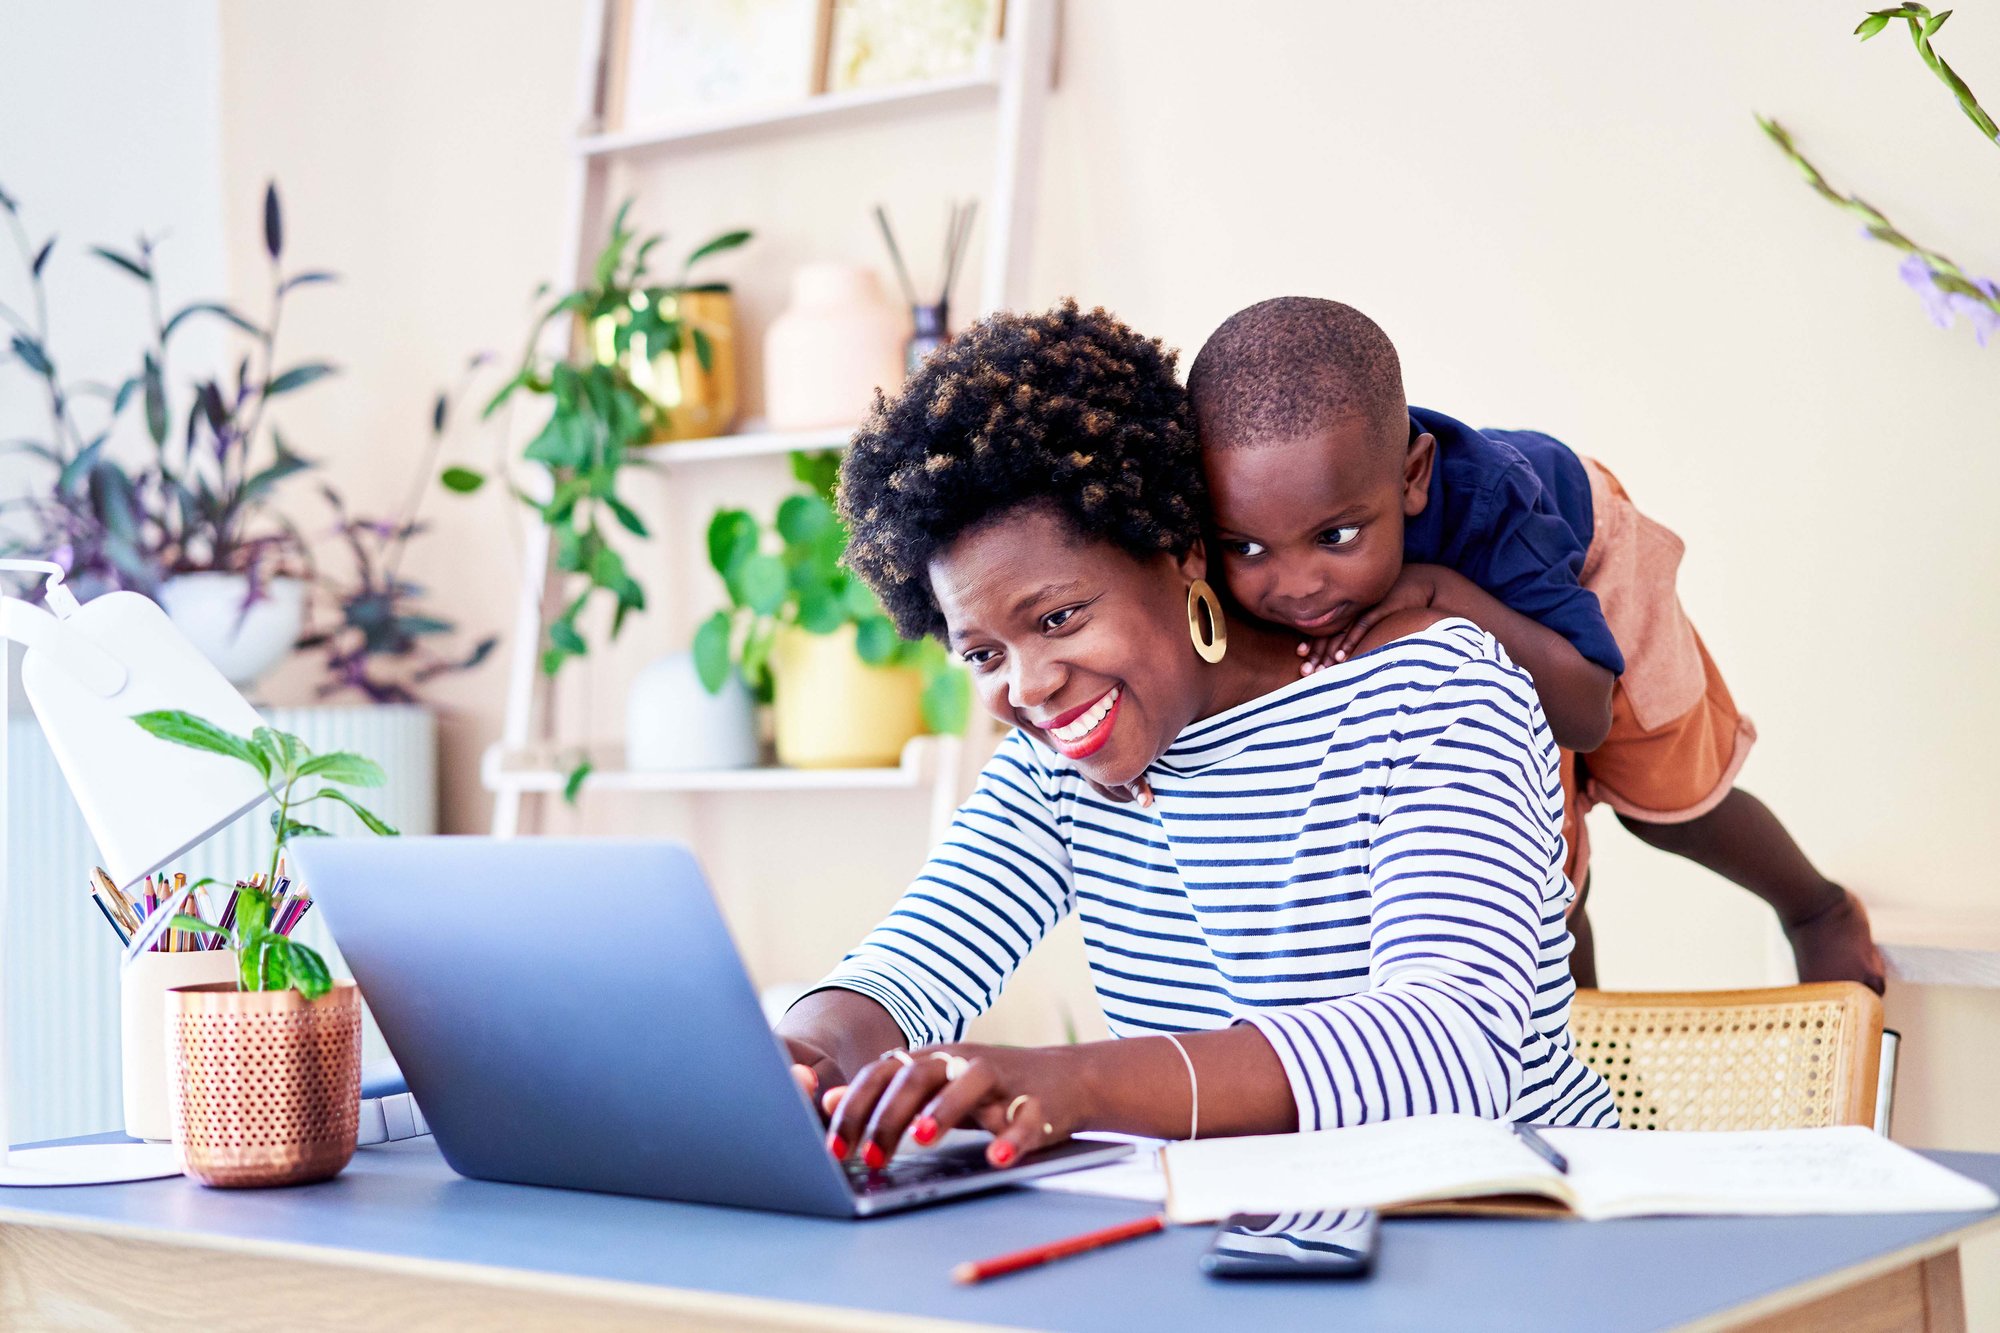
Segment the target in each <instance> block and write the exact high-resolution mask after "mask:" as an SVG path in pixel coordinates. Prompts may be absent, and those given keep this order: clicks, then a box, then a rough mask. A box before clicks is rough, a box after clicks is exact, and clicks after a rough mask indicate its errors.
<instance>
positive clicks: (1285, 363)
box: [1188, 296, 1409, 449]
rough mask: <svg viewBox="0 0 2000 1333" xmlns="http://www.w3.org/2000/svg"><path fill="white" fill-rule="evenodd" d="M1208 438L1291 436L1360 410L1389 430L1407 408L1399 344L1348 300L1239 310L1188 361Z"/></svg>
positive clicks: (1255, 440)
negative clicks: (1397, 349)
mask: <svg viewBox="0 0 2000 1333" xmlns="http://www.w3.org/2000/svg"><path fill="white" fill-rule="evenodd" d="M1188 393H1189V395H1190V396H1191V397H1192V398H1193V400H1194V412H1195V420H1196V421H1197V422H1198V423H1199V424H1200V427H1201V442H1202V445H1203V446H1204V447H1209V448H1213V447H1217V446H1219V447H1222V448H1225V449H1227V448H1236V447H1239V446H1243V445H1256V444H1262V443H1264V442H1266V441H1269V440H1291V439H1297V438H1299V437H1300V436H1302V435H1307V434H1310V433H1312V432H1314V431H1317V430H1323V429H1325V428H1326V427H1328V426H1331V425H1333V424H1335V423H1336V422H1339V421H1342V420H1347V419H1351V418H1354V417H1360V418H1362V419H1363V420H1366V421H1368V422H1370V423H1371V424H1375V425H1379V426H1381V427H1382V428H1383V429H1384V430H1385V431H1387V430H1389V429H1390V428H1392V427H1394V428H1395V429H1396V430H1397V431H1398V432H1399V435H1400V431H1401V425H1400V423H1402V422H1403V421H1404V420H1406V419H1407V417H1408V416H1409V404H1408V402H1407V401H1406V400H1405V399H1404V397H1403V367H1402V363H1401V361H1400V360H1398V358H1397V356H1396V346H1395V344H1394V343H1392V342H1390V341H1389V335H1388V334H1386V333H1384V332H1382V329H1381V326H1380V325H1378V324H1376V323H1375V321H1374V320H1372V319H1370V318H1368V316H1366V315H1364V314H1362V313H1361V312H1360V311H1359V310H1356V309H1355V308H1354V307H1353V306H1350V305H1342V304H1341V303H1340V302H1338V301H1323V300H1320V299H1318V298H1316V297H1311V296H1280V297H1277V298H1276V299H1274V300H1270V301H1259V302H1258V303H1257V304H1256V305H1253V306H1250V307H1248V308H1247V309H1244V310H1239V311H1237V312H1236V313H1235V314H1233V315H1231V316H1230V317H1229V318H1228V319H1226V320H1224V321H1223V322H1222V327H1220V328H1218V329H1217V330H1216V331H1215V332H1214V333H1212V334H1210V335H1209V339H1208V342H1207V343H1206V344H1204V345H1203V347H1202V349H1201V352H1200V354H1199V355H1197V356H1196V357H1195V359H1194V365H1193V367H1192V368H1191V369H1190V370H1189V371H1188Z"/></svg>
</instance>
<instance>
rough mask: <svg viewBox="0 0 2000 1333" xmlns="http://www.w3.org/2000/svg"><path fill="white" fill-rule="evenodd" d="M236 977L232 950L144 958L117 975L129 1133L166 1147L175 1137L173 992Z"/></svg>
mask: <svg viewBox="0 0 2000 1333" xmlns="http://www.w3.org/2000/svg"><path fill="white" fill-rule="evenodd" d="M235 977H236V951H235V950H234V949H203V950H200V951H197V952H193V953H142V954H140V955H139V956H138V957H137V958H134V959H133V960H132V961H131V962H129V963H127V964H125V966H124V967H122V968H120V969H119V972H118V1037H119V1054H120V1057H121V1059H120V1072H121V1073H122V1074H123V1076H124V1088H125V1132H126V1133H127V1134H129V1135H131V1136H132V1137H133V1138H135V1139H151V1140H153V1141H154V1142H156V1143H165V1142H166V1141H167V1140H169V1139H171V1138H173V1136H174V1102H173V1095H172V1090H173V1076H172V1073H171V1070H172V1068H173V1058H172V1056H171V1054H170V1049H171V1047H172V1043H173V1032H172V1030H171V1028H170V1026H169V1024H168V1021H167V1016H168V1014H169V1013H171V1012H172V1010H173V1005H172V1004H171V1003H170V1002H169V999H168V995H169V992H171V991H172V990H173V988H174V987H176V986H198V985H201V984H203V983H205V982H211V981H232V980H234V979H235Z"/></svg>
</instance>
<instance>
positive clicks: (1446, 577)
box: [1309, 565, 1618, 753]
mask: <svg viewBox="0 0 2000 1333" xmlns="http://www.w3.org/2000/svg"><path fill="white" fill-rule="evenodd" d="M1413 606H1428V607H1432V608H1435V609H1436V610H1438V611H1440V612H1443V613H1444V614H1446V615H1453V616H1463V617H1465V618H1466V619H1467V620H1470V621H1471V622H1472V623H1473V624H1475V625H1477V626H1479V627H1480V628H1481V629H1483V630H1485V631H1486V632H1487V633H1488V634H1491V635H1492V636H1493V637H1494V638H1496V639H1498V640H1500V644H1501V646H1502V647H1504V648H1505V649H1506V650H1507V655H1508V656H1509V657H1511V658H1513V659H1514V661H1515V662H1516V663H1518V664H1519V665H1520V667H1521V669H1522V670H1524V671H1526V672H1527V673H1528V674H1529V675H1530V676H1532V677H1533V678H1534V681H1535V692H1536V693H1537V694H1539V695H1540V696H1541V699H1542V712H1543V713H1544V714H1546V715H1547V717H1548V719H1549V730H1550V731H1551V732H1553V733H1554V734H1555V738H1556V744H1557V745H1560V746H1562V747H1563V748H1564V749H1566V750H1576V751H1579V752H1583V753H1588V752H1589V751H1591V750H1595V749H1596V748H1597V747H1598V746H1599V745H1602V744H1603V743H1604V736H1605V733H1606V732H1608V731H1610V730H1611V686H1612V684H1613V683H1614V682H1615V681H1616V680H1617V679H1618V678H1617V677H1616V676H1614V675H1612V674H1611V672H1610V671H1608V670H1607V669H1605V668H1604V667H1601V666H1599V665H1598V664H1597V663H1595V662H1593V661H1591V660H1590V659H1588V658H1586V657H1585V656H1584V655H1583V654H1582V653H1579V652H1578V651H1577V650H1576V645H1574V644H1572V643H1571V642H1570V641H1569V640H1568V639H1566V638H1564V637H1563V636H1562V635H1560V634H1558V633H1556V632H1555V631H1554V630H1552V629H1550V628H1549V627H1548V626H1546V625H1544V624H1542V623H1541V622H1540V621H1538V620H1535V619H1534V618H1532V617H1530V616H1524V615H1522V614H1521V613H1520V612H1519V611H1516V610H1514V609H1513V608H1512V607H1510V606H1508V605H1507V604H1506V603H1505V602H1503V601H1501V600H1500V599H1499V598H1497V597H1495V596H1493V594H1491V593H1489V592H1487V591H1486V590H1485V589H1484V588H1482V587H1480V586H1479V585H1478V584H1476V583H1474V582H1473V581H1472V580H1471V579H1469V578H1467V577H1465V575H1463V574H1460V573H1459V572H1458V571H1457V570H1455V569H1450V568H1447V567H1446V566H1444V565H1405V566H1403V572H1402V574H1401V575H1400V576H1398V578H1397V579H1396V582H1395V585H1394V586H1393V587H1391V588H1390V589H1389V592H1388V595H1387V596H1385V597H1384V598H1383V599H1382V601H1381V602H1380V603H1379V604H1378V605H1376V606H1375V607H1373V608H1371V609H1370V610H1368V611H1367V612H1365V613H1363V614H1362V615H1361V616H1359V617H1357V618H1356V619H1355V621H1354V623H1353V624H1352V625H1349V626H1348V627H1347V632H1346V633H1345V634H1343V635H1341V636H1340V637H1339V638H1338V639H1336V640H1322V641H1321V643H1320V644H1319V645H1318V647H1319V648H1320V650H1321V652H1325V650H1326V649H1327V648H1329V647H1330V648H1331V649H1332V652H1331V657H1332V660H1333V661H1336V662H1344V661H1346V660H1347V656H1348V654H1349V653H1351V652H1353V651H1354V648H1355V646H1356V645H1357V644H1359V643H1360V642H1361V640H1362V639H1363V638H1364V637H1365V636H1366V635H1367V634H1368V631H1369V630H1371V629H1373V628H1374V627H1375V626H1376V624H1377V623H1379V622H1380V621H1382V620H1384V619H1386V618H1387V617H1389V616H1391V615H1393V614H1395V613H1396V612H1397V611H1401V610H1404V609H1405V608H1408V607H1413ZM1312 655H1313V654H1309V665H1310V656H1312Z"/></svg>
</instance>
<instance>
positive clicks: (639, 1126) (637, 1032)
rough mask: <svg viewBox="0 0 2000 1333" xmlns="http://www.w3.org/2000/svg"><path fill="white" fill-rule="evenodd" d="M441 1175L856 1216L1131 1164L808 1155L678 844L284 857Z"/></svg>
mask: <svg viewBox="0 0 2000 1333" xmlns="http://www.w3.org/2000/svg"><path fill="white" fill-rule="evenodd" d="M287 854H288V855H289V856H290V858H291V860H292V862H293V864H294V866H295V872H294V873H295V874H296V875H297V876H298V877H299V879H300V881H301V882H302V883H304V884H306V885H308V886H309V887H310V888H311V891H312V895H313V897H314V899H316V900H317V901H318V902H319V904H320V911H321V912H322V913H323V914H324V916H325V919H326V922H327V926H328V928H329V929H330V930H331V931H332V932H333V937H334V939H335V941H336V942H337V943H338V944H339V946H340V951H341V953H342V954H344V955H345V956H346V959H347V963H348V966H349V967H351V968H352V969H353V972H354V978H355V980H356V981H357V982H359V983H360V986H361V993H362V995H363V996H364V997H365V998H366V999H367V1002H368V1006H369V1008H370V1009H371V1010H372V1011H373V1012H374V1015H375V1021H376V1023H377V1024H378V1025H379V1026H380V1027H381V1030H382V1035H383V1037H384V1038H385V1039H386V1040H387V1042H388V1045H389V1050H390V1052H391V1054H393V1055H394V1056H395V1058H396V1063H397V1064H398V1065H400V1066H401V1067H402V1070H403V1075H404V1077H405V1078H406V1079H407V1080H408V1084H409V1089H410V1092H411V1093H412V1094H413V1095H414V1097H415V1099H416V1101H417V1103H418V1104H420V1105H421V1106H422V1107H423V1115H424V1119H425V1120H426V1121H427V1122H428V1123H429V1126H430V1129H431V1132H432V1133H433V1134H434V1135H435V1136H436V1139H437V1145H438V1150H439V1151H440V1152H442V1153H443V1154H444V1159H445V1161H446V1162H447V1163H449V1164H450V1166H451V1168H452V1170H454V1171H456V1172H458V1173H459V1174H460V1175H463V1176H471V1177H473V1178H475V1179H479V1180H499V1181H507V1182H511V1183H514V1184H522V1185H551V1186H556V1187H559V1188H563V1189H580V1190H598V1191H602V1192H605V1193H611V1194H636V1195H642V1196H645V1197H647V1198H656V1199H676V1200H680V1201H683V1202H687V1203H715V1204H728V1205H733V1206H735V1207H740V1208H760V1209H766V1210H770V1211H776V1212H786V1213H806V1214H811V1215H815V1216H820V1217H869V1216H873V1215H875V1214H877V1213H886V1212H892V1211H895V1210H898V1209H902V1208H908V1207H911V1206H913V1205H916V1204H922V1203H930V1202H933V1201H936V1200H940V1199H947V1198H954V1197H957V1196H959V1195H965V1194H973V1193H978V1192H981V1191H985V1190H991V1189H996V1188H998V1187H1000V1186H1002V1185H1011V1184H1015V1183H1018V1182H1020V1181H1024V1180H1030V1179H1033V1178H1035V1177H1037V1176H1044V1175H1051V1174H1054V1173H1056V1172H1059V1171H1070V1170H1075V1169H1077V1168H1079V1167H1084V1166H1096V1165H1099V1164H1101V1163H1103V1162H1106V1161H1110V1160H1113V1159H1115V1158H1117V1157H1119V1156H1122V1155H1123V1154H1125V1153H1126V1152H1129V1151H1130V1147H1129V1145H1125V1144H1105V1143H1086V1142H1071V1143H1066V1144H1060V1145H1057V1146H1055V1147H1053V1148H1050V1149H1048V1150H1046V1151H1043V1152H1039V1153H1035V1154H1032V1155H1030V1156H1028V1157H1025V1158H1023V1159H1021V1160H1020V1161H1018V1162H1016V1163H1015V1164H1013V1165H1011V1166H1008V1167H1005V1168H996V1167H993V1166H991V1165H989V1164H988V1163H987V1161H986V1158H985V1153H984V1148H985V1144H986V1143H987V1142H988V1137H987V1136H986V1135H984V1134H979V1133H957V1132H955V1133H954V1134H952V1135H950V1136H947V1139H946V1140H945V1141H944V1142H942V1143H941V1144H940V1145H939V1146H938V1147H937V1148H936V1149H934V1150H932V1151H928V1152H918V1153H905V1152H898V1153H897V1155H896V1157H895V1158H894V1160H892V1161H891V1162H890V1163H889V1165H888V1166H887V1167H886V1168H884V1169H882V1170H880V1171H870V1170H868V1169H866V1168H865V1167H863V1166H861V1165H860V1164H859V1163H858V1162H854V1163H849V1164H847V1165H845V1166H843V1164H841V1163H838V1162H835V1161H834V1160H833V1158H832V1157H831V1156H830V1155H829V1154H828V1153H827V1150H826V1139H825V1133H826V1131H825V1128H824V1127H823V1125H822V1124H821V1121H820V1117H819V1114H818V1112H817V1111H816V1110H815V1109H814V1108H813V1106H812V1104H811V1102H810V1101H809V1100H808V1098H807V1096H806V1094H805V1092H804V1091H803V1090H802V1089H801V1088H800V1087H799V1085H798V1083H797V1082H795V1081H794V1080H793V1078H792V1074H791V1067H790V1061H789V1059H788V1058H787V1056H786V1054H785V1051H784V1048H783V1046H782V1045H781V1044H780V1043H779V1041H778V1039H777V1038H776V1037H775V1036H774V1035H773V1034H772V1032H771V1029H770V1027H769V1025H768V1024H767V1023H766V1021H765V1018H764V1014H763V1011H762V1009H761V1007H760V1006H759V1004H758V1002H757V995H756V992H755V990H754V989H753V988H752V986H751V984H750V978H749V976H748V975H747V974H746V973H745V972H744V969H743V962H742V959H741V958H740V957H739V955H738V954H737V952H736V947H735V944H734V943H733V942H732V941H731V939H730V936H729V931H728V928H727V927H726V926H724V924H723V921H722V916H721V914H720V913H719V912H718V911H717V910H716V906H715V901H714V899H713V898H712V897H711V896H710V894H709V891H708V885H707V882H706V881H705V880H704V878H703V877H702V873H701V869H700V867H699V866H697V865H696V864H695V859H694V857H693V855H692V854H691V853H690V852H689V851H688V849H687V848H686V847H685V846H683V845H681V844H679V843H674V842H664V841H642V840H624V839H603V838H589V839H558V838H524V839H495V838H461V837H448V838H366V839H361V838H313V839H310V840H307V841H302V842H300V843H298V844H295V845H294V846H293V847H292V848H290V849H289V850H288V853H287Z"/></svg>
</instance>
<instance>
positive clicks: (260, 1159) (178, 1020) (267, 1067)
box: [133, 711, 396, 1186]
mask: <svg viewBox="0 0 2000 1333" xmlns="http://www.w3.org/2000/svg"><path fill="white" fill-rule="evenodd" d="M133 720H134V721H135V722H137V723H138V724H139V725H140V726H142V727H144V728H145V729H146V730H147V731H148V732H150V733H152V734H153V735H154V736H157V737H159V738H160V739H162V740H166V741H172V742H174V743H175V744H177V745H185V746H188V747H190V748H192V749H197V750H206V751H208V752H210V753H212V754H220V755H227V756H229V757H231V758H234V759H237V760H240V761H242V762H243V763H245V764H248V765H250V766H251V767H252V768H254V769H256V770H257V773H258V775H259V776H260V777H262V778H263V780H264V781H265V783H266V784H267V786H268V788H269V790H270V792H271V795H272V797H273V798H274V799H275V800H276V801H277V803H278V808H277V809H276V810H274V811H273V812H272V814H271V830H272V833H273V835H274V838H273V844H272V849H271V860H270V864H269V865H268V866H267V867H266V869H265V872H264V874H263V875H262V876H260V877H258V878H255V879H252V880H249V881H247V882H246V883H245V885H244V886H243V887H242V888H240V889H239V892H238V895H237V899H236V914H235V919H234V920H233V921H232V922H230V923H228V924H226V925H225V924H221V923H215V922H208V921H203V920H201V919H200V918H199V917H195V916H191V915H187V914H181V915H177V916H176V917H175V918H174V920H173V926H174V928H175V929H178V930H189V931H202V932H207V933H210V934H217V935H221V936H224V937H225V938H226V941H227V944H228V946H229V947H230V948H232V949H234V950H235V952H236V959H237V969H236V979H235V980H234V981H227V982H219V983H212V984H208V985H198V986H182V987H178V988H176V989H175V990H174V992H173V995H174V1000H175V1006H176V1007H175V1012H174V1015H173V1019H172V1021H173V1023H174V1042H173V1045H174V1065H175V1090H174V1142H175V1145H176V1146H177V1147H178V1148H179V1149H180V1152H181V1156H182V1160H183V1164H184V1167H185V1169H186V1171H187V1173H188V1174H189V1175H190V1176H192V1177H194V1178H195V1179H196V1180H198V1181H200V1182H201V1183H203V1184H204V1185H217V1186H258V1185H297V1184H305V1183H307V1182H309V1181H314V1180H325V1179H327V1178H329V1177H331V1176H334V1175H337V1174H339V1172H340V1170H341V1168H343V1167H345V1166H346V1165H347V1161H348V1159H349V1158H350V1157H352V1156H353V1155H354V1143H355V1136H356V1130H357V1127H358V1125H359V1117H360V1111H361V997H360V993H359V992H358V991H357V990H356V989H355V986H354V983H353V982H351V981H336V980H334V979H333V976H332V975H331V973H330V972H329V971H328V969H327V965H326V960H325V959H323V958H321V957H320V955H319V953H318V952H317V951H316V950H314V949H311V948H309V947H307V946H306V945H304V944H301V943H299V942H298V941H296V940H293V939H290V938H289V937H287V936H286V935H285V934H283V933H281V931H280V930H279V929H278V923H277V922H276V920H275V919H274V916H273V909H274V907H275V906H276V902H277V887H278V885H279V884H280V882H281V881H280V873H279V872H280V867H281V865H282V863H283V858H284V853H285V847H286V845H287V844H288V843H289V842H290V841H291V840H292V839H293V838H299V837H311V836H317V835H320V834H323V833H324V832H325V830H324V829H322V828H320V827H319V826H317V825H315V824H312V823H309V822H308V821H307V820H306V819H305V818H303V817H301V811H303V810H304V809H305V808H306V807H308V806H310V805H312V804H313V803H315V802H319V801H332V802H335V803H337V804H339V805H343V806H345V807H347V808H348V809H349V810H351V811H353V813H354V815H355V817H356V818H358V819H359V820H360V821H361V823H362V825H363V826H364V827H366V828H367V829H368V830H369V831H370V832H372V833H376V834H380V835H382V836H385V837H393V836H395V833H396V830H395V829H393V828H391V827H390V826H389V825H388V824H386V823H384V822H383V821H382V820H381V819H380V818H378V817H377V816H376V815H375V814H374V813H373V812H372V811H370V810H368V809H367V808H366V807H365V806H363V805H361V804H360V802H358V801H356V800H355V799H354V798H353V797H352V796H350V795H349V794H348V793H347V792H346V791H345V790H344V788H347V787H379V786H381V785H382V783H383V780H384V779H383V773H382V770H381V768H380V767H379V766H378V765H377V764H375V762H374V761H373V760H370V759H365V758H363V757H362V756H360V755H358V754H350V753H346V752H344V751H341V752H332V753H328V754H314V753H312V752H311V751H310V750H309V749H307V748H306V745H305V744H304V742H302V741H300V740H299V738H298V737H296V736H293V735H290V734H289V733H286V732H278V731H273V730H271V729H270V728H269V727H259V728H257V730H256V731H254V732H253V733H251V734H250V735H249V736H237V735H234V734H232V733H230V732H227V731H224V730H222V729H221V728H220V727H217V726H215V725H214V724H212V723H210V722H207V721H205V720H203V719H201V718H198V717H195V716H193V715H192V714H189V713H184V712H176V711H156V712H149V713H141V714H139V715H138V716H137V717H136V718H134V719H133ZM301 784H304V785H301Z"/></svg>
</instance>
